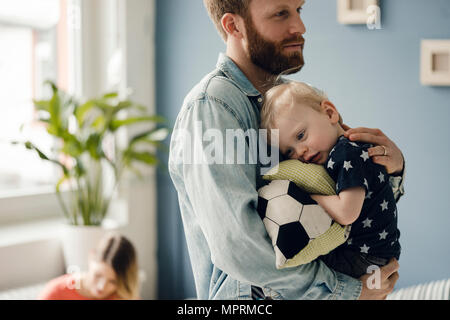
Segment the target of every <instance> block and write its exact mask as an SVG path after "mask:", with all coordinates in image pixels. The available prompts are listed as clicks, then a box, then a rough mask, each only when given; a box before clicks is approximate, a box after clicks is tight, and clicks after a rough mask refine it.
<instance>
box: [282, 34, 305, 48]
mask: <svg viewBox="0 0 450 320" xmlns="http://www.w3.org/2000/svg"><path fill="white" fill-rule="evenodd" d="M291 43H305V38H303V36H301V35H298V36H293V37H291V38H289V39H285V40H283V41H282V42H281V43H280V45H282V46H284V45H289V44H291Z"/></svg>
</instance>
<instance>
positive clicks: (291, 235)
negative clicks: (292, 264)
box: [276, 221, 309, 259]
mask: <svg viewBox="0 0 450 320" xmlns="http://www.w3.org/2000/svg"><path fill="white" fill-rule="evenodd" d="M308 242H309V236H308V234H307V233H306V231H305V229H304V228H303V226H302V225H301V224H300V222H299V221H296V222H291V223H287V224H283V225H281V226H280V229H279V230H278V237H277V243H276V244H277V247H278V249H280V251H281V252H282V253H283V255H284V256H285V257H286V258H287V259H291V258H293V257H294V256H295V255H296V254H297V253H299V251H300V250H302V249H303V248H304V247H306V245H307V244H308Z"/></svg>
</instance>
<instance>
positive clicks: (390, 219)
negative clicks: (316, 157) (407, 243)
mask: <svg viewBox="0 0 450 320" xmlns="http://www.w3.org/2000/svg"><path fill="white" fill-rule="evenodd" d="M371 147H372V145H370V144H364V143H360V142H351V141H350V140H348V139H347V138H345V137H344V136H341V137H339V139H338V142H337V143H336V145H335V146H334V148H333V149H332V150H331V151H330V154H329V155H328V159H327V162H326V163H325V168H326V169H327V171H328V173H329V175H330V177H331V178H332V179H333V180H334V181H335V182H336V194H339V193H340V192H341V191H343V190H345V189H349V188H353V187H363V188H364V189H365V191H366V196H365V199H364V204H363V207H362V210H361V214H360V215H359V217H358V219H357V220H356V221H355V222H354V223H353V224H352V229H351V232H350V236H349V239H348V240H347V242H346V243H345V244H343V245H345V246H348V248H349V249H351V250H355V251H358V252H360V253H366V254H369V255H371V256H376V257H380V258H386V259H390V258H392V257H395V258H397V259H399V257H400V251H401V247H400V243H399V237H400V231H399V230H398V228H397V205H396V202H395V199H394V194H393V192H392V188H391V186H390V184H389V175H388V174H387V172H386V170H385V168H384V167H383V166H380V165H378V164H375V163H374V162H373V161H372V159H371V158H370V157H369V154H368V149H369V148H371Z"/></svg>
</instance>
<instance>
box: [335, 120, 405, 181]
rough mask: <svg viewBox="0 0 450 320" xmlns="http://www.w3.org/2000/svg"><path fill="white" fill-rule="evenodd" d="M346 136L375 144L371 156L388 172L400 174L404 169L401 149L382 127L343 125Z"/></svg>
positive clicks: (351, 139) (353, 139)
mask: <svg viewBox="0 0 450 320" xmlns="http://www.w3.org/2000/svg"><path fill="white" fill-rule="evenodd" d="M343 128H344V130H345V137H346V138H348V139H349V140H350V141H362V142H366V143H371V144H374V145H375V146H374V147H373V148H370V149H369V156H370V157H371V158H372V161H373V162H375V163H376V164H379V165H382V166H384V167H385V168H386V171H387V173H388V174H399V173H400V172H401V171H402V170H403V164H404V159H403V155H402V152H401V151H400V149H399V148H398V147H397V146H396V145H395V143H394V142H392V141H391V140H390V139H389V138H388V137H387V136H386V135H385V134H384V133H383V132H382V131H381V130H380V129H369V128H354V129H351V128H350V127H348V126H346V125H343Z"/></svg>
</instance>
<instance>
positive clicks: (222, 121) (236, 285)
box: [169, 54, 362, 299]
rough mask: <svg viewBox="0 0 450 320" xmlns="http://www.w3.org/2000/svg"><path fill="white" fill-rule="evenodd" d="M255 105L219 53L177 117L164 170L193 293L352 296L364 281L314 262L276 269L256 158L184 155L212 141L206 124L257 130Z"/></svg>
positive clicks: (245, 83) (250, 89) (255, 96)
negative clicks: (214, 159) (211, 159)
mask: <svg viewBox="0 0 450 320" xmlns="http://www.w3.org/2000/svg"><path fill="white" fill-rule="evenodd" d="M261 104H262V96H261V94H260V93H259V92H258V91H257V90H256V89H255V88H254V86H253V85H252V84H251V83H250V81H249V80H248V79H247V77H246V76H245V75H244V74H243V73H242V71H241V70H240V69H239V68H238V67H237V66H236V64H235V63H234V62H233V61H232V60H231V59H230V58H229V57H227V56H226V55H225V54H220V56H219V60H218V62H217V66H216V69H215V70H214V71H213V72H211V73H210V74H208V75H207V76H206V77H204V78H203V79H202V80H201V81H200V83H199V84H197V85H196V86H195V87H194V88H193V89H192V90H191V91H190V93H189V94H188V95H187V97H186V98H185V100H184V103H183V106H182V108H181V110H180V112H179V115H178V117H177V120H176V123H175V127H174V131H173V134H172V139H171V144H170V155H169V172H170V175H171V178H172V180H173V183H174V185H175V188H176V190H177V192H178V200H179V205H180V211H181V216H182V220H183V225H184V230H185V235H186V241H187V245H188V250H189V255H190V259H191V264H192V269H193V273H194V279H195V286H196V291H197V298H198V299H250V298H251V285H254V286H258V287H261V288H262V289H263V291H264V293H265V294H266V296H269V297H271V298H272V299H357V298H358V297H359V295H360V293H361V289H362V283H361V282H360V281H359V280H357V279H354V278H351V277H349V276H347V275H344V274H341V273H338V272H335V271H334V270H332V269H330V268H328V267H327V266H326V265H325V264H324V263H323V262H322V261H320V260H315V261H313V262H311V263H309V264H307V265H302V266H298V267H294V268H288V269H282V270H277V269H276V267H275V253H274V250H273V247H272V244H271V241H270V238H269V237H268V235H267V232H266V230H265V228H264V225H263V223H262V221H261V219H260V217H259V216H258V213H257V211H256V207H257V201H258V192H257V190H258V188H259V187H260V186H262V185H263V183H264V182H263V180H262V178H261V174H260V173H259V168H260V165H261V164H260V163H259V161H258V163H256V164H251V163H244V164H237V163H235V164H220V163H219V164H218V163H209V164H207V163H203V164H198V163H197V162H195V161H189V159H192V157H193V156H200V157H201V156H202V153H204V152H205V148H207V146H208V145H209V144H210V143H211V141H212V139H210V138H211V137H209V139H207V138H206V137H205V134H204V133H205V132H206V131H207V130H208V129H214V130H216V132H217V131H218V132H221V133H222V137H225V136H226V130H227V129H242V130H244V131H246V130H249V129H254V130H258V128H259V122H260V107H261ZM199 123H200V124H201V126H199ZM187 137H188V138H187ZM216 139H218V138H217V137H216ZM187 142H188V143H187ZM193 145H197V146H198V145H199V146H201V148H200V149H195V148H194V147H193ZM227 152H228V150H227ZM192 153H195V154H194V155H192ZM186 159H187V160H188V161H186Z"/></svg>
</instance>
